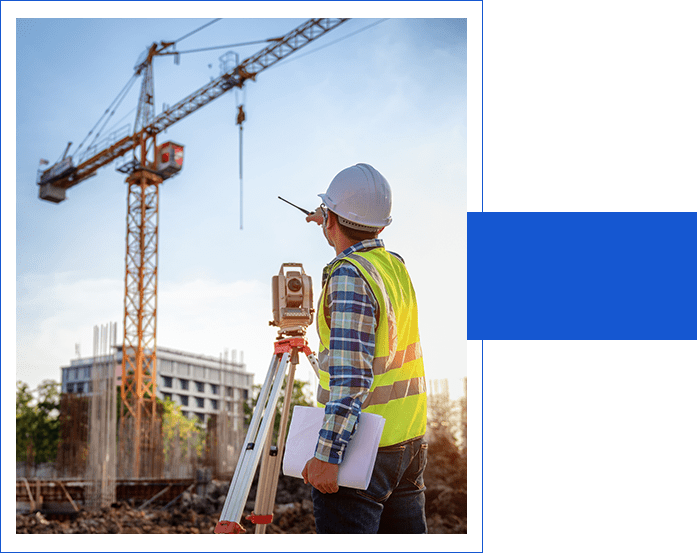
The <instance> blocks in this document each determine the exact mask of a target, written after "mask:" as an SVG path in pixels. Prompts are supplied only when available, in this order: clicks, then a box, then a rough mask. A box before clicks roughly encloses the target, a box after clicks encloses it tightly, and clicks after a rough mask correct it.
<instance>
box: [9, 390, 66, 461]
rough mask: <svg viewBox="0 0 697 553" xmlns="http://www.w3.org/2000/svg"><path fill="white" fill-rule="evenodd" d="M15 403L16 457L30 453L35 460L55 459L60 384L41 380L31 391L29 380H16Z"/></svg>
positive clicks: (19, 459)
mask: <svg viewBox="0 0 697 553" xmlns="http://www.w3.org/2000/svg"><path fill="white" fill-rule="evenodd" d="M15 405H16V443H17V454H16V460H17V461H26V460H27V455H28V454H29V456H30V457H31V456H33V462H34V463H45V462H49V461H55V460H56V456H57V454H58V440H59V437H60V421H59V420H58V414H59V407H60V384H59V383H58V382H56V381H55V380H44V381H43V382H42V383H41V384H39V386H38V387H37V389H36V390H34V391H32V390H30V389H29V385H28V384H26V383H25V382H21V381H17V392H16V402H15ZM30 449H31V453H30Z"/></svg>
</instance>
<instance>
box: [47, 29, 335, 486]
mask: <svg viewBox="0 0 697 553" xmlns="http://www.w3.org/2000/svg"><path fill="white" fill-rule="evenodd" d="M345 21H347V19H336V18H335V19H310V20H308V21H306V22H305V23H303V24H302V25H300V26H299V27H297V28H295V29H294V30H292V31H291V32H289V33H287V34H286V35H285V36H283V37H280V38H276V39H273V44H270V45H269V46H267V47H266V48H264V49H262V50H260V51H259V52H257V53H256V54H254V55H253V56H250V57H248V58H247V59H245V60H244V61H242V62H241V63H239V64H238V65H237V66H235V67H234V68H231V69H228V68H226V70H225V71H223V73H222V74H221V75H220V76H219V77H218V78H217V79H215V80H213V81H211V82H210V83H208V84H206V85H204V86H202V87H201V88H199V89H198V90H196V91H194V92H192V93H191V94H189V95H188V96H187V97H185V98H183V99H182V100H180V101H179V102H177V103H176V104H174V105H173V106H171V107H170V108H169V109H167V110H166V111H164V112H162V113H161V114H160V115H158V116H155V113H154V105H155V103H154V85H153V82H154V81H153V63H152V62H153V59H154V57H156V56H162V55H177V52H174V51H172V50H171V47H172V46H173V45H174V43H171V42H161V43H160V44H159V45H158V44H156V43H153V44H152V45H151V46H150V47H149V49H148V50H147V54H146V55H145V57H144V59H143V60H142V61H140V60H139V63H138V65H137V66H136V68H135V70H136V73H137V74H138V75H141V76H142V78H143V81H142V84H141V89H140V96H139V101H138V109H137V114H136V124H135V127H134V128H135V129H136V131H135V132H134V133H133V134H132V135H128V136H125V137H123V138H121V139H119V140H115V141H113V143H111V144H109V145H108V146H107V147H105V148H103V149H102V150H100V151H99V152H98V153H95V154H93V155H90V156H89V157H88V158H87V159H84V160H81V161H80V163H79V164H77V165H75V164H73V160H72V158H71V157H68V156H66V155H65V154H64V156H63V158H62V159H61V160H60V161H59V162H57V163H55V164H54V165H53V166H52V167H50V168H48V169H47V170H46V171H44V172H42V173H41V174H40V176H39V178H38V182H37V184H38V185H39V198H41V199H44V200H47V201H51V202H54V203H59V202H61V201H63V200H65V199H66V196H65V191H66V190H67V189H68V188H71V187H72V186H75V185H77V184H79V183H81V182H82V181H84V180H86V179H88V178H90V177H93V176H94V175H95V174H96V172H97V170H98V169H100V168H101V167H103V166H105V165H107V164H109V163H111V162H112V161H114V160H116V159H118V158H120V157H122V156H124V155H125V154H127V153H128V152H133V159H132V160H130V161H128V162H126V163H125V164H124V165H122V166H121V167H119V168H118V170H119V171H121V172H123V173H126V175H127V177H126V183H127V184H128V198H127V206H128V207H127V216H126V256H125V265H126V271H125V273H126V274H125V293H124V340H123V350H122V358H123V361H122V374H121V420H120V425H121V426H120V428H119V436H120V438H119V459H118V466H119V472H120V473H121V475H122V476H130V477H135V478H138V477H143V476H158V475H159V474H158V473H159V471H160V470H161V467H162V464H161V462H160V461H161V452H162V443H161V428H159V426H158V425H159V423H158V421H159V417H157V413H156V410H157V403H156V401H155V400H156V397H157V394H156V391H157V380H156V375H157V345H156V344H157V280H158V271H157V266H158V227H159V196H160V185H161V184H162V182H163V181H164V180H165V179H166V178H168V177H169V176H171V174H168V173H163V172H162V171H161V170H160V167H159V165H158V147H157V135H158V134H159V133H160V132H162V131H164V130H165V129H167V128H168V127H170V126H171V125H173V124H174V123H176V122H177V121H180V120H182V119H183V118H185V117H187V116H188V115H190V114H192V113H193V112H195V111H197V110H199V109H200V108H202V107H203V106H205V105H207V104H209V103H210V102H212V101H213V100H215V99H216V98H219V97H220V96H222V95H223V94H224V93H225V92H227V91H229V90H231V89H233V88H235V87H238V88H242V87H243V86H244V84H245V82H246V81H247V80H250V79H251V80H255V79H256V76H257V75H258V74H259V73H261V72H262V71H264V70H265V69H267V68H269V67H271V66H273V65H274V64H276V63H277V62H279V61H281V60H283V59H285V58H286V57H288V56H289V55H291V54H292V53H293V52H295V51H297V50H298V49H300V48H302V47H303V46H305V45H307V44H309V43H310V42H312V41H313V40H315V39H317V38H319V37H321V36H322V35H324V34H325V33H326V32H328V31H330V30H332V29H334V28H336V27H337V26H338V25H340V24H341V23H344V22H345ZM163 146H164V145H163ZM66 154H67V150H66Z"/></svg>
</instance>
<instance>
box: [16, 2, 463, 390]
mask: <svg viewBox="0 0 697 553" xmlns="http://www.w3.org/2000/svg"><path fill="white" fill-rule="evenodd" d="M209 11H210V10H209ZM224 11H225V10H221V13H215V10H213V11H212V12H211V17H202V18H201V19H125V18H124V19H94V18H86V19H52V18H48V19H18V21H17V27H16V28H17V42H16V45H17V53H16V60H17V69H16V83H17V84H16V91H17V96H16V118H17V119H16V183H17V185H16V286H17V289H16V314H17V318H16V340H17V350H16V366H17V375H16V377H17V379H19V380H23V381H26V382H29V383H30V385H32V386H35V385H36V384H38V383H39V382H40V381H41V380H43V379H46V378H54V379H58V378H59V372H58V368H59V367H60V366H61V365H65V364H67V363H68V362H69V361H70V359H72V358H74V357H75V351H76V344H79V347H80V352H81V354H82V355H83V356H88V355H91V353H92V328H93V327H94V325H100V324H106V323H108V322H110V321H116V322H117V323H118V324H119V335H121V334H122V323H123V289H124V285H123V278H124V254H125V232H126V230H125V216H126V186H125V184H124V176H123V175H122V174H121V173H118V172H116V171H115V167H116V166H117V165H118V162H115V163H112V164H111V165H109V166H106V167H103V168H102V169H100V171H99V172H98V174H97V176H96V177H95V178H92V179H89V180H87V181H85V182H83V183H81V184H79V185H77V186H75V187H73V188H72V189H70V190H68V193H67V195H68V199H67V200H66V201H64V202H62V203H61V204H52V203H49V202H44V201H41V200H39V199H38V190H37V187H36V185H35V181H36V171H37V167H38V161H39V159H41V158H45V159H48V160H50V162H51V163H53V162H55V161H56V160H57V159H58V158H59V157H60V156H61V154H62V153H63V150H64V149H65V147H66V146H67V143H68V141H72V142H73V146H72V149H73V150H74V149H75V148H76V147H77V145H78V144H79V143H80V142H81V141H82V140H83V138H84V137H85V136H86V135H87V133H88V131H89V130H90V129H91V128H92V127H93V125H94V124H95V123H96V122H97V120H98V119H99V117H100V116H101V115H102V113H103V112H104V110H105V109H106V108H107V106H109V104H110V103H111V102H112V100H113V99H114V98H115V97H116V95H117V93H118V92H119V91H120V90H121V89H122V88H123V86H124V85H125V84H126V82H127V81H128V80H129V78H130V77H131V75H132V73H133V66H134V65H135V63H136V60H137V59H138V57H139V55H140V54H141V52H142V51H143V50H145V49H146V48H147V47H148V46H149V45H150V44H151V43H152V42H159V41H162V40H174V39H177V38H179V37H182V36H184V35H185V34H187V33H189V32H190V31H193V30H194V29H196V28H198V27H200V26H201V25H203V24H205V23H206V22H208V21H210V20H211V19H212V18H213V17H216V16H222V17H224V18H223V19H222V20H221V21H219V22H217V23H215V24H212V25H210V26H208V27H206V28H205V29H203V30H202V31H200V32H198V33H196V34H194V35H193V36H191V37H189V38H186V39H184V40H182V41H181V42H180V43H179V44H178V49H180V50H187V49H196V48H204V47H209V46H218V45H225V44H233V43H240V42H246V41H252V40H260V39H266V38H270V37H275V36H281V35H283V34H285V33H287V32H288V31H290V30H292V29H293V28H295V27H296V26H297V25H299V24H300V23H302V21H304V20H305V19H306V18H278V19H239V18H234V17H230V15H234V13H233V14H228V13H223V12H224ZM228 11H230V10H229V7H228ZM226 16H227V17H226ZM383 19H384V18H383V17H380V18H359V19H352V20H350V21H348V22H347V23H345V24H343V25H341V26H339V27H338V28H337V29H335V30H333V31H331V32H329V33H328V34H327V35H325V36H324V37H322V38H320V39H318V40H316V41H315V42H313V43H312V44H310V45H308V46H307V47H306V48H305V49H303V50H301V51H299V52H297V53H296V54H294V55H291V56H290V57H289V58H287V60H286V61H284V62H281V63H279V64H278V65H277V66H274V67H271V68H269V69H267V70H266V71H264V72H262V73H261V74H260V75H259V76H258V78H257V80H256V82H252V83H249V84H248V85H247V86H246V87H245V89H246V91H245V92H240V93H237V95H236V93H235V92H228V93H227V94H225V95H223V96H222V97H220V98H218V99H217V100H215V101H213V102H212V103H211V104H209V105H207V106H206V107H204V108H202V109H201V110H199V111H198V112H196V113H194V114H192V115H190V116H188V117H187V118H186V119H184V120H182V121H180V122H179V123H176V124H175V125H173V126H172V127H170V128H169V129H168V130H167V132H166V133H165V134H162V135H161V136H160V137H159V142H164V141H166V140H173V141H176V142H180V143H182V144H184V146H185V160H184V169H183V171H182V172H181V174H180V175H178V176H177V177H176V178H173V179H170V180H168V181H166V182H165V184H164V185H163V187H162V190H161V196H160V234H159V295H158V345H160V346H163V347H169V348H175V349H180V350H184V351H190V352H195V353H201V354H206V355H212V356H216V357H217V356H219V355H220V354H221V353H222V352H224V351H225V350H237V351H243V352H244V361H245V363H246V364H247V368H248V370H250V371H252V372H254V373H256V374H257V380H261V378H262V377H263V375H264V374H265V373H266V370H267V368H268V363H269V359H270V356H271V352H272V349H271V347H272V343H273V341H274V339H275V330H274V329H272V328H270V327H269V326H268V321H269V320H270V318H271V292H270V283H271V277H272V276H273V275H274V274H277V272H278V270H279V267H280V266H281V264H282V263H284V262H300V263H303V265H304V267H305V270H306V272H308V273H309V274H310V275H311V276H312V277H313V282H314V287H315V301H316V299H317V297H318V295H319V280H320V274H321V270H322V267H323V266H324V265H325V264H326V263H327V262H329V261H330V260H331V259H332V257H333V256H334V253H333V250H332V249H331V248H330V247H329V246H328V245H327V244H326V242H325V241H324V238H323V236H322V234H321V232H320V231H319V229H318V227H316V226H315V225H309V224H307V223H305V222H304V217H303V215H302V214H301V213H300V212H299V211H296V210H295V209H293V208H292V207H290V206H288V205H287V204H284V203H282V202H281V201H279V200H278V199H277V196H279V195H280V196H283V197H285V198H287V199H289V200H290V201H292V202H294V203H296V204H298V205H301V206H303V207H305V208H308V209H312V208H314V207H316V205H318V203H319V198H317V194H318V193H320V192H324V191H325V190H326V188H327V186H328V184H329V182H330V181H331V179H332V178H333V176H334V175H335V174H336V173H337V172H339V171H340V170H341V169H343V168H345V167H347V166H350V165H353V164H355V163H359V162H366V163H370V164H372V165H373V166H375V167H376V168H377V169H378V170H379V171H381V172H382V173H383V174H384V175H385V177H386V178H387V179H388V181H389V182H390V184H391V186H392V191H393V220H394V222H393V224H392V225H391V226H390V227H388V228H387V229H386V230H385V232H384V233H383V234H382V237H383V238H384V240H385V242H386V245H387V247H388V249H391V250H393V251H396V252H398V253H400V254H401V255H402V256H403V257H404V258H405V259H406V262H407V265H408V267H409V269H410V271H411V274H412V278H413V280H414V285H415V288H416V291H417V297H418V300H419V302H420V314H421V334H422V341H423V349H424V355H425V360H426V367H427V371H428V377H429V378H432V379H441V378H453V379H459V378H461V377H462V376H464V375H465V371H466V369H465V355H464V345H463V346H460V344H464V340H463V339H462V338H463V337H464V336H465V335H466V316H465V313H466V300H465V288H466V276H465V274H466V265H465V259H464V244H465V240H466V230H465V222H464V221H465V212H466V167H467V166H466V155H465V148H466V123H467V113H466V87H467V79H466V69H467V61H466V54H467V48H466V39H467V25H466V20H465V19H464V18H462V19H455V18H451V19H421V18H412V19H404V18H387V19H385V20H383ZM371 25H372V26H371ZM361 29H364V30H361ZM357 31H360V32H357ZM354 33H356V34H354ZM349 35H352V36H349ZM344 37H346V38H344ZM339 39H342V40H339ZM335 41H337V42H335ZM334 42H335V43H334ZM262 47H263V45H255V46H247V47H240V48H235V49H234V50H235V51H236V52H238V53H239V54H240V56H241V57H242V58H244V57H246V56H249V55H251V54H252V53H254V52H256V51H258V50H260V49H261V48H262ZM226 51H227V50H225V49H222V50H215V51H208V52H202V53H192V54H186V55H182V57H181V62H180V64H179V65H175V64H174V62H173V59H172V58H171V57H161V58H158V59H156V60H155V64H154V82H155V106H156V109H157V113H159V112H160V111H161V110H162V107H163V104H169V105H171V104H174V103H175V102H177V101H178V100H180V99H181V98H183V97H185V96H187V95H188V94H189V93H191V92H193V91H194V90H196V89H198V88H199V87H200V86H202V85H203V84H205V83H206V82H208V81H209V80H210V79H211V78H216V77H217V76H218V75H219V60H218V58H219V56H221V55H222V54H223V53H225V52H226ZM306 52H309V53H308V54H306ZM139 86H140V80H139V81H138V82H137V83H136V85H135V86H134V87H133V89H132V91H131V93H130V95H129V96H128V97H127V98H126V99H125V100H124V101H123V103H122V104H121V108H120V109H119V111H117V113H116V114H115V115H114V117H113V118H112V121H113V123H118V124H117V125H113V124H110V125H108V126H107V130H109V129H110V128H111V127H112V126H113V127H121V126H122V125H125V124H130V125H131V129H132V126H133V122H134V119H135V109H134V108H135V106H136V101H137V100H136V94H137V90H138V88H139ZM236 96H237V97H236ZM243 100H244V104H245V111H246V114H247V121H246V122H245V126H244V161H243V163H244V201H243V213H244V215H243V229H240V190H239V178H238V147H239V144H238V127H237V126H236V125H235V115H236V103H237V102H240V101H243ZM129 112H130V113H129ZM454 252H457V255H455V256H453V253H454ZM308 338H309V340H310V345H311V347H312V348H313V349H316V347H317V338H316V332H315V329H314V326H313V327H312V329H310V331H309V332H308ZM458 347H462V348H463V351H461V352H460V351H458V349H457V348H458ZM309 371H310V369H309V364H307V363H305V364H304V365H302V366H301V369H300V373H299V377H300V378H304V379H307V378H308V376H309Z"/></svg>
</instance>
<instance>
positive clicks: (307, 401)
mask: <svg viewBox="0 0 697 553" xmlns="http://www.w3.org/2000/svg"><path fill="white" fill-rule="evenodd" d="M286 380H287V377H286ZM309 386H310V383H309V382H307V381H304V380H298V379H294V380H293V391H292V395H291V396H290V415H289V416H288V424H290V419H291V418H292V417H293V407H294V406H295V405H304V406H306V407H312V403H311V398H310V391H309ZM306 388H308V389H307V390H306ZM286 391H287V390H286V383H285V382H284V385H283V389H282V390H281V397H280V398H279V399H278V403H277V404H276V418H275V420H274V425H273V429H274V439H276V437H277V436H278V429H279V427H280V426H281V409H282V408H283V402H284V401H285V397H286ZM260 392H261V386H260V385H259V384H255V385H254V399H253V400H252V404H251V405H250V404H249V403H245V404H244V422H245V424H246V425H247V426H249V423H250V422H251V420H252V412H253V410H254V408H255V407H256V404H257V400H258V399H259V393H260ZM286 430H287V429H286Z"/></svg>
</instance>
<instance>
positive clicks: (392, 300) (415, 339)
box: [317, 248, 426, 447]
mask: <svg viewBox="0 0 697 553" xmlns="http://www.w3.org/2000/svg"><path fill="white" fill-rule="evenodd" d="M344 262H348V263H351V264H352V265H353V266H354V267H356V269H358V271H359V272H360V274H361V275H362V276H363V278H364V279H365V281H366V282H367V283H368V285H369V286H370V289H371V290H372V292H373V294H374V295H375V298H376V299H377V302H378V306H379V312H378V325H377V330H376V333H375V356H374V360H373V383H372V385H371V387H370V391H369V393H368V396H367V397H366V399H365V401H364V402H363V404H362V407H361V409H362V411H365V412H367V413H375V414H378V415H381V416H383V417H384V418H385V428H384V430H383V433H382V439H381V440H380V447H384V446H388V445H394V444H397V443H400V442H403V441H406V440H410V439H412V438H417V437H419V436H423V435H424V434H425V433H426V380H425V377H424V364H423V359H422V356H421V342H420V341H419V328H418V310H417V307H416V295H415V293H414V287H413V286H412V283H411V279H410V278H409V273H408V272H407V270H406V267H405V266H404V264H403V263H402V262H401V261H400V260H399V259H397V258H396V257H395V256H394V255H392V254H390V253H389V252H387V251H386V250H385V249H384V248H375V249H372V250H366V251H359V252H354V253H351V254H349V255H348V256H346V257H343V258H341V260H339V261H337V263H335V264H334V265H333V266H332V267H331V269H330V272H329V274H331V273H332V272H333V271H334V270H335V269H336V268H337V267H338V265H339V264H340V263H344ZM327 280H328V279H327ZM326 290H327V286H326V284H325V287H324V289H323V290H322V294H321V297H320V299H319V306H318V309H317V312H318V317H317V327H318V331H319V355H318V361H319V366H320V378H319V387H318V389H317V403H318V404H319V405H320V406H321V407H324V405H325V404H326V402H327V401H329V339H330V334H331V329H330V327H329V324H328V317H329V314H328V313H326V311H325V304H326V298H325V295H326Z"/></svg>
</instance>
